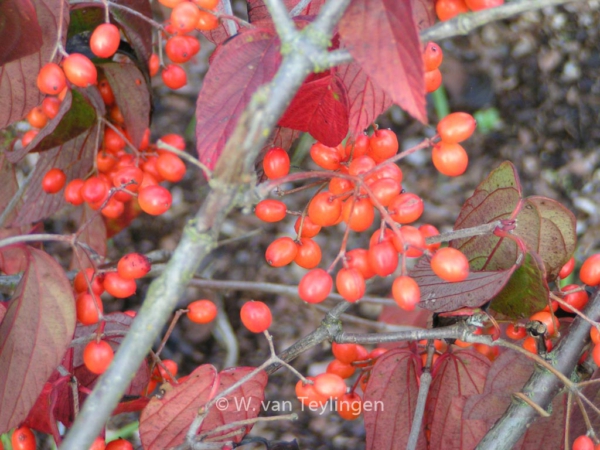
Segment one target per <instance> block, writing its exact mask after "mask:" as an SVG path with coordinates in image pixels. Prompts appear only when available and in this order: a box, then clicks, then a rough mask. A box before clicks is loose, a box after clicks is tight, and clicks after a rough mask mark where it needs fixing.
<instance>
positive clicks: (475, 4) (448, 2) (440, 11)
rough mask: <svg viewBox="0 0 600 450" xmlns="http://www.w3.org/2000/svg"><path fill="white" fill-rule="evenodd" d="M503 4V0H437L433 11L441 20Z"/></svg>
mask: <svg viewBox="0 0 600 450" xmlns="http://www.w3.org/2000/svg"><path fill="white" fill-rule="evenodd" d="M503 4H504V0H437V1H436V2H435V12H436V14H437V16H438V19H440V20H441V21H442V22H444V21H446V20H450V19H452V18H454V17H456V16H457V15H459V14H463V13H466V12H469V11H481V10H483V9H489V8H495V7H496V6H500V5H503Z"/></svg>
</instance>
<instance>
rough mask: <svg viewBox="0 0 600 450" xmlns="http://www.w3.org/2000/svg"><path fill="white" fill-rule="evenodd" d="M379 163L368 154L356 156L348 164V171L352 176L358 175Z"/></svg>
mask: <svg viewBox="0 0 600 450" xmlns="http://www.w3.org/2000/svg"><path fill="white" fill-rule="evenodd" d="M376 165H377V163H376V162H375V160H374V159H373V158H371V157H370V156H368V155H362V156H359V157H357V158H354V159H353V160H352V162H351V163H350V165H349V166H348V173H349V174H350V175H352V176H358V175H361V174H363V173H365V172H368V171H369V170H371V169H373V168H374V167H375V166H376Z"/></svg>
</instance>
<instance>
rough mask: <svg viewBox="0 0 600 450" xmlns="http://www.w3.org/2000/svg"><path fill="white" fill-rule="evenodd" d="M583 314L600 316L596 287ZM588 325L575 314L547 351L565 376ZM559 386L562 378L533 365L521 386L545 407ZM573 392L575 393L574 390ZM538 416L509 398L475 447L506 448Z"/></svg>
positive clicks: (585, 337) (583, 341)
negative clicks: (531, 370)
mask: <svg viewBox="0 0 600 450" xmlns="http://www.w3.org/2000/svg"><path fill="white" fill-rule="evenodd" d="M585 315H586V316H588V317H591V318H593V319H594V320H598V318H600V291H596V293H595V295H594V297H593V299H592V300H591V301H590V302H589V304H588V306H587V308H586V310H585ZM590 328H591V325H590V323H589V322H588V321H586V320H585V319H583V318H581V317H576V318H575V320H574V321H573V323H572V325H571V326H570V327H569V330H568V331H567V334H566V335H565V337H564V338H563V339H562V340H561V341H560V342H559V344H558V346H557V347H556V349H555V350H554V351H553V352H552V353H551V354H550V356H551V359H550V360H549V363H550V364H552V366H553V367H554V368H555V369H556V370H557V371H558V372H560V373H561V374H563V375H564V376H565V377H567V378H569V376H570V374H571V372H572V371H573V369H574V368H575V366H576V365H577V361H578V360H579V356H580V354H581V350H582V349H583V347H584V346H585V345H586V344H587V343H588V342H589V336H590ZM562 387H563V382H562V381H561V380H560V379H559V378H558V377H557V376H556V375H554V374H552V373H551V372H550V371H548V370H546V369H544V368H540V367H537V368H536V370H535V372H534V373H533V375H532V376H531V378H530V379H529V381H528V382H527V383H526V384H525V386H524V387H523V389H522V393H523V394H524V395H526V396H527V397H528V398H529V400H531V402H532V404H535V405H537V406H539V407H540V408H542V409H544V410H546V411H547V410H548V409H549V407H550V404H551V403H552V400H553V399H554V397H555V396H556V394H557V393H558V392H559V391H560V389H561V388H562ZM575 394H576V395H577V393H575ZM538 417H539V413H538V411H537V410H536V408H533V407H532V406H531V405H529V404H527V403H525V402H513V403H511V405H510V407H509V408H508V410H507V411H506V412H505V413H504V415H503V416H502V417H501V418H500V419H499V420H498V421H497V422H496V423H495V424H494V426H493V427H492V429H491V430H490V431H488V433H487V434H486V435H485V437H484V438H483V439H482V440H481V442H480V443H479V445H478V446H477V449H479V450H487V449H494V450H509V449H511V448H513V447H514V445H515V444H516V443H517V441H518V440H519V439H520V438H521V436H522V435H523V433H524V432H525V431H526V430H527V429H528V428H529V426H530V425H531V424H532V423H533V421H534V420H536V419H537V418H538Z"/></svg>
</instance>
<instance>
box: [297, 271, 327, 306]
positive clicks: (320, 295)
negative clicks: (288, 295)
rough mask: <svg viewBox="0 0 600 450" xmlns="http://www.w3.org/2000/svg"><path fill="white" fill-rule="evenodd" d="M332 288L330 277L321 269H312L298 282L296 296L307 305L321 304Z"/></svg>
mask: <svg viewBox="0 0 600 450" xmlns="http://www.w3.org/2000/svg"><path fill="white" fill-rule="evenodd" d="M332 287H333V280H332V278H331V275H329V274H328V273H327V272H326V271H325V270H323V269H313V270H311V271H310V272H308V273H307V274H306V275H304V276H303V277H302V280H300V283H299V284H298V295H299V296H300V298H301V299H302V300H304V301H305V302H307V303H321V302H322V301H323V300H325V299H326V298H327V297H328V296H329V293H330V292H331V288H332Z"/></svg>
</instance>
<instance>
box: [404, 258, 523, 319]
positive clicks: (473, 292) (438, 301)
mask: <svg viewBox="0 0 600 450" xmlns="http://www.w3.org/2000/svg"><path fill="white" fill-rule="evenodd" d="M517 267H518V266H516V265H513V266H512V267H511V268H510V269H508V270H502V271H497V272H491V271H490V272H471V273H469V277H468V278H467V279H466V280H464V281H459V282H456V283H448V282H446V281H444V280H442V279H441V278H440V277H438V276H437V275H436V274H435V273H433V270H431V259H430V258H429V257H427V256H424V257H422V258H421V259H420V260H419V262H418V263H417V265H416V266H415V267H414V268H413V269H412V270H411V271H410V276H411V277H413V278H414V279H415V281H416V282H417V283H418V284H419V288H420V289H421V302H420V303H419V306H420V307H421V308H425V309H427V310H429V311H434V312H446V311H454V310H457V309H460V308H465V307H469V308H478V307H479V306H481V305H483V304H484V303H486V302H488V301H490V300H491V299H492V298H494V297H495V296H496V295H498V293H499V292H500V291H501V290H502V289H503V288H504V286H506V284H507V283H508V281H509V280H510V277H511V275H512V274H513V273H514V271H515V270H516V269H517Z"/></svg>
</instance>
